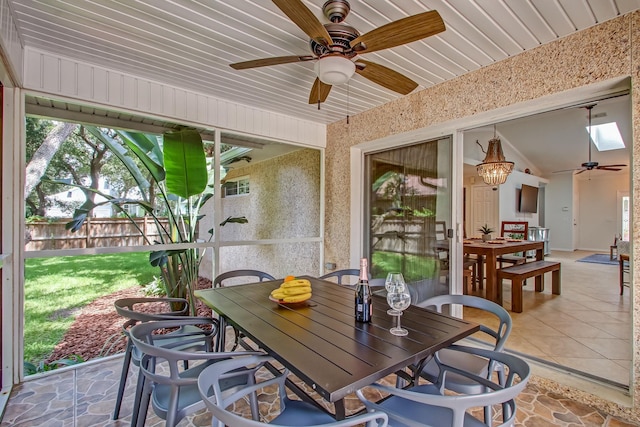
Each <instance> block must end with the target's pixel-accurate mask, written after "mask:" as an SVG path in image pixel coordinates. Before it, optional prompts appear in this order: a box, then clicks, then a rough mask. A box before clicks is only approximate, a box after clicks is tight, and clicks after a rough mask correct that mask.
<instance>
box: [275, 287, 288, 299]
mask: <svg viewBox="0 0 640 427" xmlns="http://www.w3.org/2000/svg"><path fill="white" fill-rule="evenodd" d="M286 296H287V295H286V294H285V293H284V292H282V291H281V290H280V289H276V290H275V291H273V292H271V297H273V298H275V299H282V298H284V297H286Z"/></svg>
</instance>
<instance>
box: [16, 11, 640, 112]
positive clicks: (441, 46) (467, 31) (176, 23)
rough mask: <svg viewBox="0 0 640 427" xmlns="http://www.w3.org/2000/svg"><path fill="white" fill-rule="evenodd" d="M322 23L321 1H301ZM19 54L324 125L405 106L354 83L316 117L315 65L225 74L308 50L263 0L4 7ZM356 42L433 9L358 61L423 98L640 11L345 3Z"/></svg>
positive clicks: (359, 80)
mask: <svg viewBox="0 0 640 427" xmlns="http://www.w3.org/2000/svg"><path fill="white" fill-rule="evenodd" d="M303 2H304V4H305V5H306V6H307V7H308V8H309V9H310V10H311V11H312V12H313V14H315V15H316V16H317V17H318V19H319V20H320V21H321V22H322V23H326V22H328V21H327V20H326V18H325V17H324V16H323V13H322V5H323V3H324V0H303ZM9 3H10V6H11V7H12V8H13V10H14V12H15V16H16V18H17V26H18V30H19V33H20V36H21V38H22V40H23V43H24V44H25V45H27V46H33V47H36V48H38V49H43V50H46V51H49V52H53V53H56V54H60V55H64V56H67V57H70V58H75V59H80V60H82V61H86V62H90V63H95V64H98V65H102V66H105V67H110V68H114V69H117V70H120V71H124V72H128V73H132V74H135V75H139V76H143V77H146V78H150V79H153V80H156V81H160V82H165V83H168V84H172V85H176V86H180V87H185V88H188V89H192V90H195V91H198V92H202V93H205V94H210V95H213V96H215V97H219V98H223V99H227V100H232V101H234V102H238V103H241V104H246V105H250V106H255V107H259V108H263V109H266V110H270V111H275V112H279V113H283V114H287V115H291V116H296V117H300V118H304V119H307V120H311V121H314V122H320V123H331V122H334V121H337V120H341V119H344V118H345V116H346V115H347V113H349V114H350V115H354V114H357V113H359V112H362V111H364V110H367V109H370V108H373V107H376V106H379V105H381V104H384V103H386V102H389V101H391V100H393V99H396V98H398V97H399V96H401V95H398V94H396V93H395V92H392V91H389V90H387V89H385V88H383V87H381V86H379V85H377V84H375V83H371V82H370V81H368V80H366V79H365V78H363V77H361V76H359V75H355V76H354V77H353V78H352V79H351V81H350V83H349V84H348V85H342V86H335V87H333V89H332V90H331V93H330V95H329V98H328V99H327V102H325V103H324V104H323V105H322V107H321V110H320V111H318V109H317V106H316V105H309V104H308V103H307V100H308V98H309V92H310V89H311V86H312V84H313V82H314V79H315V74H314V70H313V63H314V61H308V62H301V63H293V64H283V65H275V66H270V67H262V68H256V69H250V70H240V71H236V70H233V69H232V68H231V67H229V64H230V63H234V62H240V61H246V60H252V59H259V58H266V57H273V56H285V55H308V54H310V50H309V39H308V37H307V36H306V35H305V34H304V33H303V31H302V30H301V29H299V28H298V27H297V26H296V25H295V24H293V23H292V22H291V20H289V19H288V18H287V17H286V15H285V14H284V13H283V12H282V11H281V10H280V9H278V8H277V7H276V6H275V4H274V3H273V2H271V1H269V0H232V1H230V0H208V1H195V0H162V1H158V0H135V1H134V0H108V1H104V0H95V1H91V0H9ZM349 3H350V5H351V12H350V13H349V15H348V16H347V19H346V20H345V22H346V23H348V24H350V25H352V26H353V27H355V28H356V29H357V30H358V31H359V32H360V33H361V34H363V33H367V32H369V31H371V30H373V29H374V28H377V27H379V26H382V25H384V24H387V23H389V22H392V21H395V20H398V19H401V18H404V17H406V16H409V15H415V14H418V13H421V12H425V11H429V10H437V11H438V12H439V13H440V15H441V16H442V18H443V20H444V22H445V26H446V31H444V32H443V33H440V34H437V35H435V36H432V37H429V38H427V39H424V40H420V41H416V42H413V43H410V44H408V45H403V46H398V47H395V48H391V49H387V50H382V51H379V52H375V53H369V54H365V55H362V57H363V59H366V60H369V61H373V62H376V63H379V64H381V65H385V66H387V67H389V68H392V69H393V70H395V71H398V72H400V73H402V74H405V75H406V76H408V77H410V78H411V79H413V80H414V81H416V82H417V83H419V87H418V88H417V89H416V91H417V90H421V89H424V88H427V87H430V86H433V85H435V84H438V83H441V82H443V81H446V80H449V79H452V78H455V77H457V76H460V75H462V74H465V73H467V72H469V71H473V70H476V69H478V68H481V67H484V66H487V65H489V64H492V63H494V62H497V61H500V60H503V59H505V58H507V57H510V56H513V55H517V54H519V53H521V52H523V51H525V50H528V49H532V48H535V47H537V46H540V45H542V44H545V43H548V42H550V41H553V40H556V39H558V38H561V37H564V36H566V35H568V34H571V33H574V32H576V31H580V30H582V29H585V28H587V27H590V26H593V25H596V24H598V23H601V22H604V21H606V20H609V19H612V18H615V17H617V16H619V15H621V14H625V13H627V12H629V11H632V10H635V9H638V8H640V0H350V1H349Z"/></svg>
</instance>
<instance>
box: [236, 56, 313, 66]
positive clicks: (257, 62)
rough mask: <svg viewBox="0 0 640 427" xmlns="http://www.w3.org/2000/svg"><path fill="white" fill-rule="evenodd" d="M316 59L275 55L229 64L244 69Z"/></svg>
mask: <svg viewBox="0 0 640 427" xmlns="http://www.w3.org/2000/svg"><path fill="white" fill-rule="evenodd" d="M314 59H316V58H315V57H314V56H311V55H298V56H276V57H273V58H262V59H254V60H251V61H244V62H236V63H235V64H230V65H231V68H233V69H234V70H246V69H247V68H258V67H266V66H269V65H280V64H290V63H292V62H301V61H311V60H314Z"/></svg>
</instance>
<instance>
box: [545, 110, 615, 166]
mask: <svg viewBox="0 0 640 427" xmlns="http://www.w3.org/2000/svg"><path fill="white" fill-rule="evenodd" d="M595 106H596V104H589V105H586V106H585V107H583V108H586V109H587V111H588V112H589V131H588V132H587V145H588V146H589V161H587V162H584V163H583V164H582V165H581V167H580V168H577V169H566V170H561V171H554V172H553V173H560V172H570V171H577V172H576V173H575V174H576V175H578V174H580V173H582V172H585V171H590V170H594V169H597V170H603V171H619V170H622V169H620V168H623V167H626V166H627V165H623V164H619V165H600V164H598V162H594V161H592V160H591V135H592V133H591V110H593V107H595Z"/></svg>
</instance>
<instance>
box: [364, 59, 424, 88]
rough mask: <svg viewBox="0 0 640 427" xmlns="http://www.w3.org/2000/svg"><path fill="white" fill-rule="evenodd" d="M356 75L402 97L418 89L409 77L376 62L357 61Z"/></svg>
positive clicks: (416, 84)
mask: <svg viewBox="0 0 640 427" xmlns="http://www.w3.org/2000/svg"><path fill="white" fill-rule="evenodd" d="M359 64H362V65H364V67H362V66H359ZM356 73H358V74H360V75H361V76H362V77H365V78H367V79H369V80H371V81H372V82H374V83H377V84H379V85H380V86H383V87H386V88H387V89H389V90H392V91H394V92H398V93H401V94H402V95H407V94H408V93H410V92H411V91H412V90H414V89H415V88H417V87H418V83H416V82H414V81H413V80H411V79H410V78H409V77H406V76H404V75H402V74H400V73H399V72H397V71H394V70H392V69H391V68H387V67H385V66H383V65H380V64H376V63H375V62H369V61H364V60H362V59H358V60H357V61H356Z"/></svg>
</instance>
